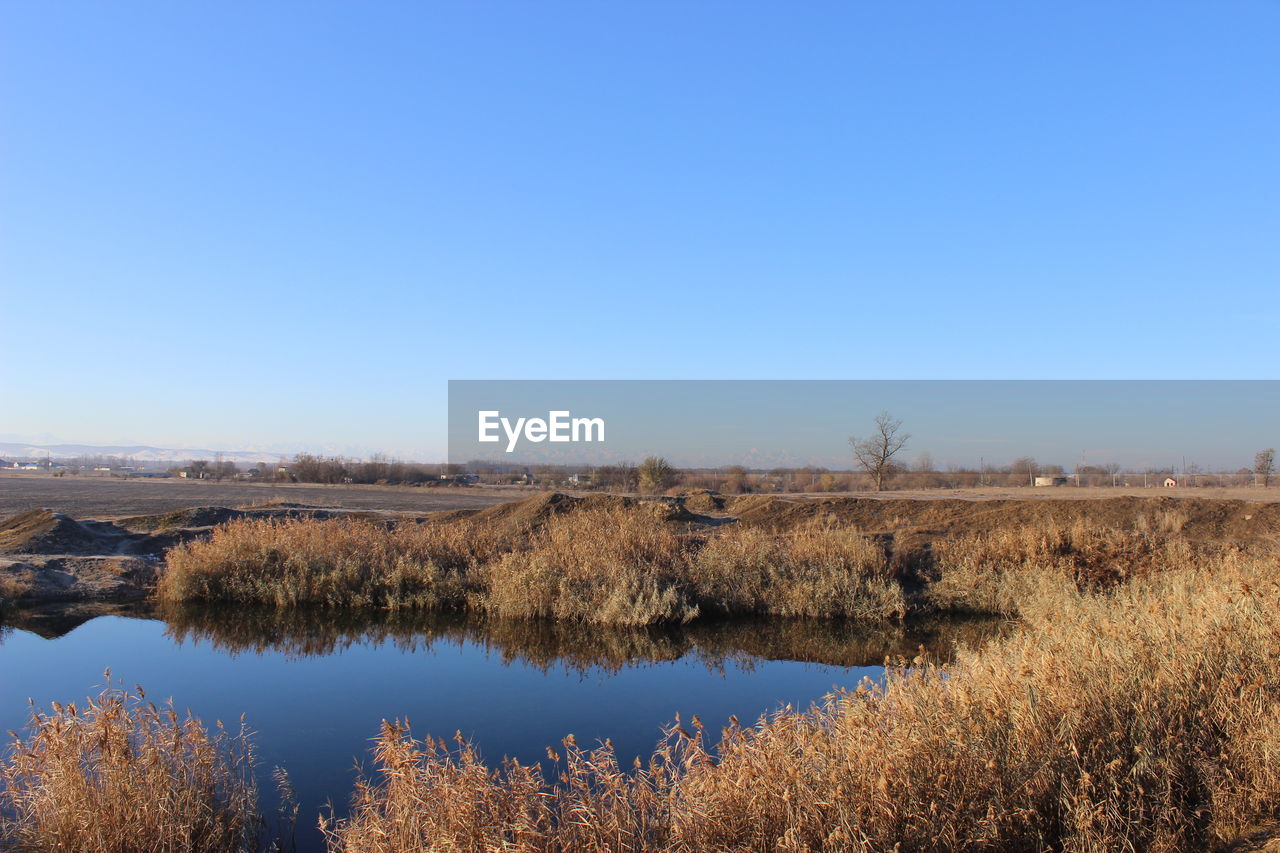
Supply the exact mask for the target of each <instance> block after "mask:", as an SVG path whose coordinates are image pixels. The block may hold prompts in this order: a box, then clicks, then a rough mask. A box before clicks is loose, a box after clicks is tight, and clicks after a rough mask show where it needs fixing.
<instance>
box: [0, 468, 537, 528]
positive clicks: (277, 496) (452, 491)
mask: <svg viewBox="0 0 1280 853" xmlns="http://www.w3.org/2000/svg"><path fill="white" fill-rule="evenodd" d="M528 494H529V493H528V492H522V491H520V490H519V489H484V488H458V487H443V488H413V487H410V486H322V485H314V484H306V485H302V484H298V485H292V484H276V483H241V482H222V483H215V482H211V481H202V480H179V479H172V480H142V479H139V480H124V479H118V478H110V477H70V476H68V477H51V476H47V475H36V476H24V475H0V517H3V516H7V515H13V514H15V513H19V512H26V511H27V510H29V509H36V508H39V507H44V508H47V509H51V510H55V511H57V512H64V513H66V514H67V515H70V516H73V517H75V518H115V517H119V516H125V515H147V514H152V513H164V512H170V511H172V510H175V509H183V508H186V507H192V506H208V505H217V506H243V505H245V504H250V503H257V502H261V501H271V500H281V501H289V502H291V503H299V504H307V505H310V506H329V507H345V508H348V509H377V510H401V511H405V512H435V511H437V510H445V509H483V508H484V507H487V506H493V505H494V504H496V503H502V502H503V501H508V500H513V499H516V498H521V497H526V496H528Z"/></svg>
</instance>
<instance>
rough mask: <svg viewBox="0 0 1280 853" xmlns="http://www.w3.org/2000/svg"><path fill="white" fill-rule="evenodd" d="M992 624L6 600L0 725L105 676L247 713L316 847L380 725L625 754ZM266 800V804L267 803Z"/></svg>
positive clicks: (750, 715) (539, 747) (212, 708)
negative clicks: (573, 618) (104, 608)
mask: <svg viewBox="0 0 1280 853" xmlns="http://www.w3.org/2000/svg"><path fill="white" fill-rule="evenodd" d="M997 630H999V627H998V626H996V625H993V624H991V623H946V624H932V625H914V626H905V627H904V626H876V627H867V626H860V625H857V624H852V623H843V622H797V621H761V622H755V621H751V622H733V623H710V624H699V625H695V626H685V627H681V628H674V629H666V630H603V629H589V630H587V629H581V628H577V629H574V628H569V627H565V626H556V625H551V624H529V623H523V622H521V623H510V622H498V623H494V622H484V621H476V620H468V619H462V618H457V617H448V616H430V615H428V616H424V615H409V616H381V617H343V618H335V617H333V616H329V615H324V614H316V613H294V614H288V613H281V612H279V611H245V610H210V609H198V610H180V611H171V612H165V613H163V614H161V613H156V612H154V611H150V610H145V609H144V610H134V611H119V610H117V611H116V612H113V613H107V614H100V613H95V612H92V611H90V612H84V611H80V612H76V611H46V612H43V613H18V614H10V615H9V616H8V617H7V622H6V623H3V627H0V731H5V730H8V729H13V730H19V729H21V728H22V726H23V725H24V722H25V719H26V716H27V714H28V713H29V706H28V699H30V700H33V701H34V702H35V703H36V704H37V705H38V706H42V707H47V706H48V704H49V703H50V702H51V701H54V700H57V701H60V702H68V701H76V700H80V699H83V698H84V697H85V696H87V695H89V694H93V693H96V692H97V688H98V687H99V686H100V685H102V684H103V683H104V678H103V671H104V670H105V669H106V668H108V667H109V668H110V670H111V677H112V680H113V681H115V682H118V683H120V682H122V683H123V684H125V685H128V686H132V685H134V684H140V685H142V686H143V687H144V688H145V689H146V691H147V696H148V698H150V699H152V700H161V699H163V698H168V697H172V698H173V700H174V702H175V704H176V706H177V707H178V708H179V710H184V709H189V710H190V711H191V713H193V714H195V715H196V716H198V717H200V718H202V719H203V720H205V721H206V722H209V723H211V722H212V721H213V720H215V719H221V720H224V721H226V722H227V723H228V724H232V723H234V722H235V721H237V720H238V719H239V717H240V715H241V714H244V715H246V718H247V721H248V723H249V726H250V728H251V729H252V730H253V731H254V732H256V736H255V742H256V744H257V745H258V748H259V759H260V763H261V765H262V768H263V774H264V781H263V785H262V788H263V792H264V795H267V796H270V792H271V784H270V781H269V779H267V778H266V776H267V774H269V772H270V769H271V768H272V767H273V766H277V765H278V766H281V767H283V768H285V770H287V771H288V773H289V775H290V777H291V780H292V782H293V785H294V787H295V788H296V790H297V795H298V798H299V800H300V802H301V807H302V808H301V812H300V818H299V832H298V845H299V850H301V851H304V853H311V852H312V851H316V850H319V849H321V847H322V845H321V840H320V837H319V834H318V832H317V831H315V829H314V825H315V819H316V816H317V814H318V813H319V811H320V810H321V809H322V808H323V807H324V806H325V804H326V803H332V804H333V806H334V807H335V808H336V810H337V811H338V813H339V814H341V813H342V811H343V810H344V806H345V803H346V800H347V797H348V796H349V794H350V792H351V790H352V783H353V780H354V778H355V767H356V765H357V763H365V764H367V756H368V749H369V746H370V739H371V738H372V737H373V736H374V735H376V734H377V731H378V727H379V723H380V721H381V720H384V719H394V718H403V717H408V718H409V720H410V721H411V722H412V725H413V730H414V733H415V735H416V736H418V737H421V736H422V735H425V734H428V733H430V734H434V735H452V734H453V733H454V732H459V731H460V732H461V733H462V734H463V735H464V736H465V737H467V738H470V739H472V740H474V741H475V742H476V743H477V744H478V745H479V747H480V749H481V750H482V752H483V753H484V755H485V756H486V757H487V758H488V759H490V761H496V760H497V759H500V758H501V757H502V756H503V755H510V756H515V757H518V758H519V759H520V760H521V761H525V762H532V761H537V760H540V759H542V758H543V757H544V756H545V748H546V747H547V746H548V745H558V744H559V743H560V741H561V739H562V738H563V737H564V736H565V735H566V734H569V733H573V734H574V735H575V736H576V737H577V739H578V742H579V743H580V744H582V745H584V746H585V745H589V744H594V743H595V742H596V741H598V740H600V741H602V740H604V739H605V738H611V739H612V741H613V743H614V745H615V747H616V748H617V750H618V753H619V758H620V759H621V760H622V761H623V762H625V763H629V762H630V761H631V759H632V758H633V757H635V756H637V755H644V754H647V753H648V752H649V750H650V749H651V748H652V747H653V746H654V744H655V743H656V742H657V740H658V739H659V737H660V736H661V734H662V731H661V729H662V726H663V725H665V724H669V723H670V722H671V721H672V720H673V718H674V717H675V715H676V714H677V713H679V714H681V715H683V716H685V717H686V718H687V717H688V716H689V715H692V714H695V713H696V714H698V715H700V717H701V718H702V720H703V721H704V723H705V724H706V725H707V730H708V731H709V732H715V731H718V730H719V728H720V727H721V726H723V725H725V724H726V723H727V722H728V719H729V716H730V715H737V716H738V717H739V718H740V719H742V720H743V721H747V720H752V719H755V718H757V717H758V716H760V715H761V714H765V713H769V712H771V711H775V710H777V709H778V708H780V707H781V706H783V705H785V704H791V705H794V706H801V707H803V706H807V705H808V704H810V703H811V702H813V701H815V700H818V699H820V698H821V697H822V696H823V695H824V694H826V693H829V692H830V691H831V690H832V689H834V688H853V687H855V686H857V684H858V683H859V682H860V681H862V680H863V679H864V678H870V679H873V680H874V679H877V678H879V677H880V676H881V675H882V672H883V661H884V660H885V657H886V656H893V657H897V656H906V657H910V656H914V655H915V654H917V653H918V648H919V646H920V645H922V644H923V645H925V646H926V647H927V648H928V649H929V651H930V652H931V654H933V655H935V656H937V657H943V658H945V657H946V656H947V655H949V654H950V653H951V650H952V649H954V647H955V645H956V644H957V643H958V642H962V643H967V644H975V643H979V642H981V641H982V640H983V639H985V638H986V637H988V636H990V634H991V633H993V632H995V631H997ZM268 805H269V804H268Z"/></svg>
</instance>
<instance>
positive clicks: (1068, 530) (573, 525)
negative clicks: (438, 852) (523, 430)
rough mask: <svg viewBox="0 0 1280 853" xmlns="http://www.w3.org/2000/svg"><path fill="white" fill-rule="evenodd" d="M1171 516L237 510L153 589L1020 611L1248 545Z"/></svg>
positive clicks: (847, 610)
mask: <svg viewBox="0 0 1280 853" xmlns="http://www.w3.org/2000/svg"><path fill="white" fill-rule="evenodd" d="M1175 516H1176V514H1175V513H1171V512H1165V513H1164V516H1163V517H1159V518H1156V517H1153V518H1150V519H1147V518H1146V517H1145V516H1143V519H1144V522H1143V523H1142V524H1139V525H1135V526H1134V527H1133V528H1132V529H1110V528H1105V527H1100V526H1094V525H1090V524H1089V523H1088V522H1086V521H1084V520H1078V521H1075V522H1073V523H1070V524H1066V525H1060V524H1058V523H1056V522H1054V521H1051V520H1040V521H1037V522H1034V523H1030V524H1025V525H1023V526H1020V527H1004V528H998V529H995V530H992V531H988V532H984V533H981V534H974V535H965V536H959V537H957V538H953V539H949V540H948V539H942V540H939V541H936V542H933V543H931V546H930V547H928V548H923V547H921V546H920V545H919V544H918V543H917V544H916V545H915V546H914V547H915V549H916V550H914V551H912V550H910V548H908V547H907V546H906V545H902V544H901V543H898V544H899V545H900V547H897V549H896V552H895V543H894V539H893V537H892V536H884V535H881V536H879V537H876V536H871V535H868V534H866V533H864V532H862V531H859V530H858V529H856V528H853V527H850V526H841V525H838V524H835V523H832V522H828V521H809V522H805V523H802V524H799V525H796V526H794V527H792V528H790V529H785V530H770V529H765V528H761V527H753V526H748V525H738V524H731V525H725V526H722V527H720V528H716V529H708V528H698V527H692V526H690V525H688V524H686V523H684V522H672V521H671V520H670V519H669V517H668V508H667V507H665V506H663V505H658V504H636V505H626V504H623V503H617V504H616V505H613V504H602V505H595V506H590V507H582V508H578V509H574V510H572V511H568V512H562V513H558V514H553V515H550V516H549V517H547V518H545V519H543V520H541V523H539V524H536V525H517V526H511V525H507V526H501V525H499V524H496V523H489V524H486V523H482V522H478V521H476V520H474V519H471V518H461V519H453V520H442V521H434V522H427V523H413V522H402V523H398V524H393V523H388V522H381V521H375V520H369V519H359V518H340V519H329V520H318V519H291V520H237V521H232V522H229V523H227V524H224V525H221V526H219V527H218V528H216V529H215V531H214V533H213V535H212V537H211V538H210V539H208V540H207V541H197V542H192V543H189V544H187V545H184V546H181V547H179V548H176V549H174V550H172V551H170V552H169V556H168V569H167V570H166V571H165V573H164V574H163V576H162V578H161V580H160V584H159V589H158V595H159V597H160V598H161V599H162V600H163V601H166V602H171V603H179V602H235V603H239V604H266V605H272V606H278V607H293V606H299V605H316V606H321V607H327V608H361V607H373V608H385V609H405V610H455V611H471V612H479V613H486V614H489V615H493V616H500V617H513V618H521V619H556V620H561V621H569V622H581V623H593V624H611V625H623V626H626V625H631V626H642V625H654V624H671V623H681V622H687V621H689V620H691V619H694V618H696V617H699V616H702V617H731V616H732V617H736V616H744V615H762V616H782V617H822V618H830V617H836V618H842V617H847V618H857V619H886V618H888V619H900V618H903V617H905V616H907V615H910V614H913V613H926V612H972V613H985V614H997V615H1016V614H1017V613H1018V612H1019V611H1020V610H1021V607H1022V604H1023V602H1024V601H1027V600H1030V599H1033V598H1035V597H1037V596H1040V595H1043V594H1045V590H1046V588H1048V589H1049V590H1050V592H1052V590H1053V588H1055V587H1057V586H1069V587H1074V588H1075V589H1077V590H1106V589H1110V588H1112V587H1114V586H1116V585H1117V584H1121V583H1124V582H1126V581H1128V580H1130V579H1132V578H1141V577H1145V576H1148V575H1150V574H1152V573H1158V572H1163V571H1167V570H1169V569H1171V568H1174V567H1187V568H1190V567H1195V566H1198V565H1201V564H1203V563H1205V561H1206V560H1213V559H1218V558H1220V557H1222V556H1223V555H1227V554H1230V553H1232V552H1233V551H1234V550H1235V549H1234V546H1221V545H1219V546H1212V547H1211V546H1207V545H1199V546H1193V545H1192V544H1191V543H1190V541H1189V540H1188V539H1186V538H1184V537H1182V536H1181V535H1180V534H1179V531H1180V530H1181V528H1182V525H1183V524H1184V523H1185V520H1184V519H1182V518H1180V517H1175Z"/></svg>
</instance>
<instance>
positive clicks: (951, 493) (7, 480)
mask: <svg viewBox="0 0 1280 853" xmlns="http://www.w3.org/2000/svg"><path fill="white" fill-rule="evenodd" d="M533 493H534V492H531V491H529V490H524V489H520V488H516V487H509V488H501V487H496V488H487V487H462V488H459V487H442V488H414V487H410V486H322V485H315V484H296V485H294V484H279V483H242V482H221V483H215V482H210V481H207V480H178V479H172V480H142V479H139V480H123V479H117V478H110V477H83V476H81V477H70V476H68V477H51V476H48V475H44V474H0V517H3V516H6V515H12V514H14V513H19V512H26V511H27V510H29V509H36V508H38V507H44V508H47V509H52V510H55V511H57V512H65V513H67V514H68V515H71V516H73V517H75V518H115V517H119V516H125V515H144V514H148V513H160V512H170V511H172V510H175V509H183V508H185V507H191V506H208V505H217V506H243V505H245V504H250V503H255V502H260V501H269V500H282V501H290V502H292V503H300V504H307V505H310V506H330V507H345V508H348V509H376V510H398V511H402V512H415V513H416V512H435V511H437V510H447V509H483V508H484V507H488V506H493V505H494V504H498V503H502V502H504V501H510V500H517V499H519V498H522V497H527V496H529V495H530V494H533ZM1123 496H1132V497H1148V498H1152V497H1173V498H1200V499H1206V498H1210V499H1212V498H1224V499H1234V500H1249V501H1280V488H1276V487H1273V488H1269V489H1256V488H1234V489H1219V488H1201V489H1196V488H1177V489H1164V488H1150V489H1142V488H1131V489H1126V488H1114V489H1106V488H1096V489H1091V488H1082V489H1077V488H1074V487H1070V486H1060V487H1057V488H1040V489H1032V488H1016V489H1015V488H986V489H929V490H917V491H910V490H903V491H888V492H881V493H879V494H877V493H875V492H837V493H815V494H808V495H795V494H788V495H781V497H786V498H806V497H810V498H819V499H821V498H833V497H868V498H914V499H925V500H939V499H943V498H952V499H954V498H960V499H965V500H987V499H992V498H1003V499H1020V500H1064V499H1076V500H1080V499H1097V498H1117V497H1123Z"/></svg>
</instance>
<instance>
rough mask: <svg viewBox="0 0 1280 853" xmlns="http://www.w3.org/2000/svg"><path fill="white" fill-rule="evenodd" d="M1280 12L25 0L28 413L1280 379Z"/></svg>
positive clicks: (17, 131)
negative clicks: (623, 393) (524, 394)
mask: <svg viewBox="0 0 1280 853" xmlns="http://www.w3.org/2000/svg"><path fill="white" fill-rule="evenodd" d="M1278 25H1280V4H1277V3H1274V2H1239V3H1230V4H1218V3H1196V4H1190V3H1170V2H1164V3H1071V4H1065V3H1063V4H1020V3H1019V4H1015V3H1007V4H987V3H980V2H972V3H964V4H940V3H928V4H926V3H915V2H903V3H878V4H871V3H830V4H823V3H806V4H794V3H754V2H753V3H741V2H734V3H728V2H725V3H714V2H700V3H677V2H644V3H554V2H552V3H540V4H534V3H497V2H493V3H490V2H476V3H408V2H405V3H390V2H381V3H354V2H351V3H321V2H305V3H303V2H298V3H289V2H272V3H248V2H241V3H236V2H222V3H216V4H215V3H208V4H167V3H127V2H117V3H110V4H105V3H74V2H59V3H46V2H35V0H9V1H8V2H6V3H4V4H2V5H0V110H2V115H3V121H2V122H0V435H11V436H12V435H20V436H24V437H38V436H42V435H44V436H56V437H59V438H63V439H68V440H75V441H91V442H118V441H125V440H127V441H133V442H144V443H151V444H159V445H167V446H174V445H196V446H202V447H224V448H228V449H231V448H239V447H273V448H299V447H306V448H311V449H320V450H326V449H327V450H330V451H332V452H346V453H353V452H354V453H359V452H367V451H370V450H377V449H381V450H387V451H390V452H392V453H396V454H399V455H404V456H419V457H430V456H433V455H438V454H442V452H443V448H444V437H445V402H446V381H447V380H448V379H451V378H452V379H473V378H542V379H569V378H589V379H632V378H651V379H675V378H750V379H776V378H812V379H862V378H936V379H946V378H993V379H994V378H1194V379H1199V378H1228V377H1230V378H1242V379H1244V378H1274V377H1275V376H1276V369H1275V365H1276V363H1277V346H1276V340H1277V339H1278V337H1280V314H1278V312H1277V308H1276V293H1277V292H1280V240H1277V239H1276V235H1277V234H1278V233H1280V221H1278V220H1280V213H1278V210H1280V208H1278V206H1277V204H1276V200H1277V199H1278V198H1280V162H1278V157H1280V155H1278V154H1277V152H1280V112H1278V111H1277V110H1276V109H1275V105H1276V104H1277V103H1280V50H1278V49H1277V47H1276V44H1277V40H1276V35H1277V30H1278V29H1280V27H1278Z"/></svg>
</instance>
